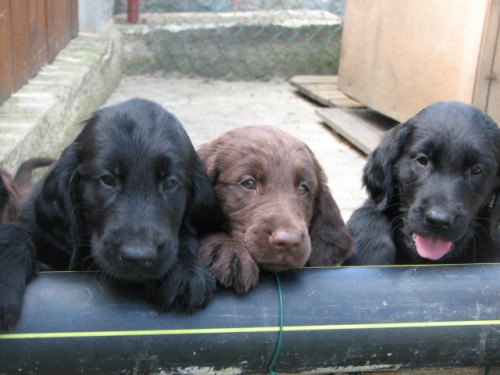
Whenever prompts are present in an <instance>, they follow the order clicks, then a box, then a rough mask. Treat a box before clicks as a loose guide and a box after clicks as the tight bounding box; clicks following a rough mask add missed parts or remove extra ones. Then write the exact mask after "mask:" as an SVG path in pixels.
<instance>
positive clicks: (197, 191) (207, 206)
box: [190, 152, 224, 232]
mask: <svg viewBox="0 0 500 375" xmlns="http://www.w3.org/2000/svg"><path fill="white" fill-rule="evenodd" d="M193 153H194V156H193V159H194V163H193V164H194V165H193V182H192V183H193V198H192V201H191V204H190V215H191V218H192V220H193V224H194V226H195V228H196V229H197V230H198V232H208V231H212V230H220V229H221V227H222V225H223V223H224V215H223V212H222V207H221V205H220V203H219V200H218V199H217V196H216V195H215V191H214V189H213V187H212V184H211V183H210V180H209V177H208V175H207V171H206V169H205V166H204V164H203V162H202V161H201V160H200V158H199V157H198V155H197V154H196V153H195V152H193Z"/></svg>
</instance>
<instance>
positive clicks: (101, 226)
mask: <svg viewBox="0 0 500 375" xmlns="http://www.w3.org/2000/svg"><path fill="white" fill-rule="evenodd" d="M203 217H206V218H208V220H209V221H210V223H211V224H215V223H217V222H218V220H219V219H222V213H221V210H220V206H219V205H218V203H217V200H216V198H215V194H214V192H213V189H212V187H211V185H210V183H209V181H208V178H207V175H206V172H205V170H204V167H203V164H202V162H201V161H200V159H199V157H198V155H197V154H196V152H195V150H194V148H193V146H192V144H191V141H190V139H189V137H188V135H187V134H186V132H185V131H184V129H183V128H182V125H181V124H180V123H179V122H178V121H177V119H176V118H175V117H174V116H173V115H172V114H170V113H168V112H167V111H165V110H164V109H163V108H162V107H161V106H159V105H157V104H155V103H153V102H150V101H146V100H141V99H133V100H129V101H126V102H123V103H121V104H118V105H115V106H111V107H107V108H104V109H101V110H98V111H97V112H95V113H94V115H93V116H92V117H91V118H90V120H89V121H88V122H87V123H86V126H85V128H84V129H83V131H82V132H81V134H80V135H79V136H78V137H77V139H76V140H75V141H74V142H73V143H72V144H70V145H69V146H68V147H67V148H66V149H65V151H64V152H63V153H62V155H61V157H60V159H59V160H58V161H57V163H56V164H55V165H54V166H53V167H52V168H51V169H50V170H49V171H48V172H47V174H46V175H45V177H44V178H43V179H42V181H41V182H40V183H39V184H38V185H37V186H36V187H35V190H34V191H33V194H32V196H31V198H30V199H29V200H28V201H27V202H26V204H25V205H24V207H23V210H22V213H21V216H20V218H19V221H18V222H14V223H11V224H7V225H5V226H4V227H2V228H1V229H0V254H1V257H0V272H1V273H0V326H2V327H4V328H7V327H9V326H11V325H12V324H14V322H15V321H16V319H17V317H18V315H19V311H20V308H21V301H22V296H23V291H24V286H25V281H26V279H27V278H29V277H30V276H32V275H33V274H34V273H35V270H34V267H35V266H34V264H35V254H36V255H37V257H38V260H39V261H41V262H42V263H44V264H45V265H48V266H49V267H51V268H52V269H56V270H87V269H100V270H103V271H104V273H105V274H106V275H109V276H111V277H113V278H116V279H120V280H124V281H128V282H132V283H139V284H142V285H143V287H144V291H145V294H146V295H147V296H148V297H150V298H151V299H152V300H153V301H154V302H155V303H156V304H157V305H158V307H159V308H161V309H165V310H175V311H179V312H185V313H192V312H194V311H195V310H197V309H198V308H201V307H203V306H205V305H206V304H207V303H208V302H209V300H210V298H211V296H212V294H213V292H214V290H215V286H216V283H215V280H214V277H213V276H212V275H211V274H210V272H209V271H208V269H207V268H206V267H205V266H204V265H203V263H202V262H201V260H200V258H199V257H198V254H197V252H198V241H197V233H196V230H195V229H196V227H201V226H202V225H203V223H202V221H201V220H202V218H203Z"/></svg>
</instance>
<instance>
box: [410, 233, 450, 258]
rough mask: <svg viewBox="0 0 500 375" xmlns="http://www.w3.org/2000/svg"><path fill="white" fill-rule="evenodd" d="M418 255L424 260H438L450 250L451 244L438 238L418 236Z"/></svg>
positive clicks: (416, 241) (416, 239)
mask: <svg viewBox="0 0 500 375" xmlns="http://www.w3.org/2000/svg"><path fill="white" fill-rule="evenodd" d="M415 245H416V246H417V252H418V255H420V256H421V257H422V258H427V259H431V260H438V259H440V258H442V257H443V256H444V254H446V253H447V252H448V250H450V247H451V242H449V241H444V240H440V239H438V238H432V237H423V236H417V237H416V238H415Z"/></svg>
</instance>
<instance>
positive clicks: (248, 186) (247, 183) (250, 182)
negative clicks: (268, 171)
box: [241, 178, 257, 190]
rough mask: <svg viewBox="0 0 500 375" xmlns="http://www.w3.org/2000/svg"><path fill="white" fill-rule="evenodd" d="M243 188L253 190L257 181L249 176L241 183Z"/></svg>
mask: <svg viewBox="0 0 500 375" xmlns="http://www.w3.org/2000/svg"><path fill="white" fill-rule="evenodd" d="M241 186H243V187H244V188H245V189H249V190H255V189H256V188H257V182H255V180H254V179H253V178H249V179H248V180H245V181H243V182H242V183H241Z"/></svg>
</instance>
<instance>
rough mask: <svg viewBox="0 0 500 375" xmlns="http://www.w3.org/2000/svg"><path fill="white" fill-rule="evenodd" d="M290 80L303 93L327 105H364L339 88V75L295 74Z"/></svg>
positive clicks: (358, 106)
mask: <svg viewBox="0 0 500 375" xmlns="http://www.w3.org/2000/svg"><path fill="white" fill-rule="evenodd" d="M289 82H290V84H291V85H292V86H294V87H295V88H296V89H297V91H299V92H300V93H301V94H302V95H304V96H306V97H308V98H309V99H311V100H313V101H315V102H318V103H319V104H321V105H324V106H326V107H341V108H360V107H363V105H361V104H360V103H358V102H356V101H355V100H352V99H351V98H349V97H348V96H347V95H345V94H344V93H343V92H341V91H340V90H339V89H338V86H337V76H294V77H292V78H291V79H290V81H289Z"/></svg>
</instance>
